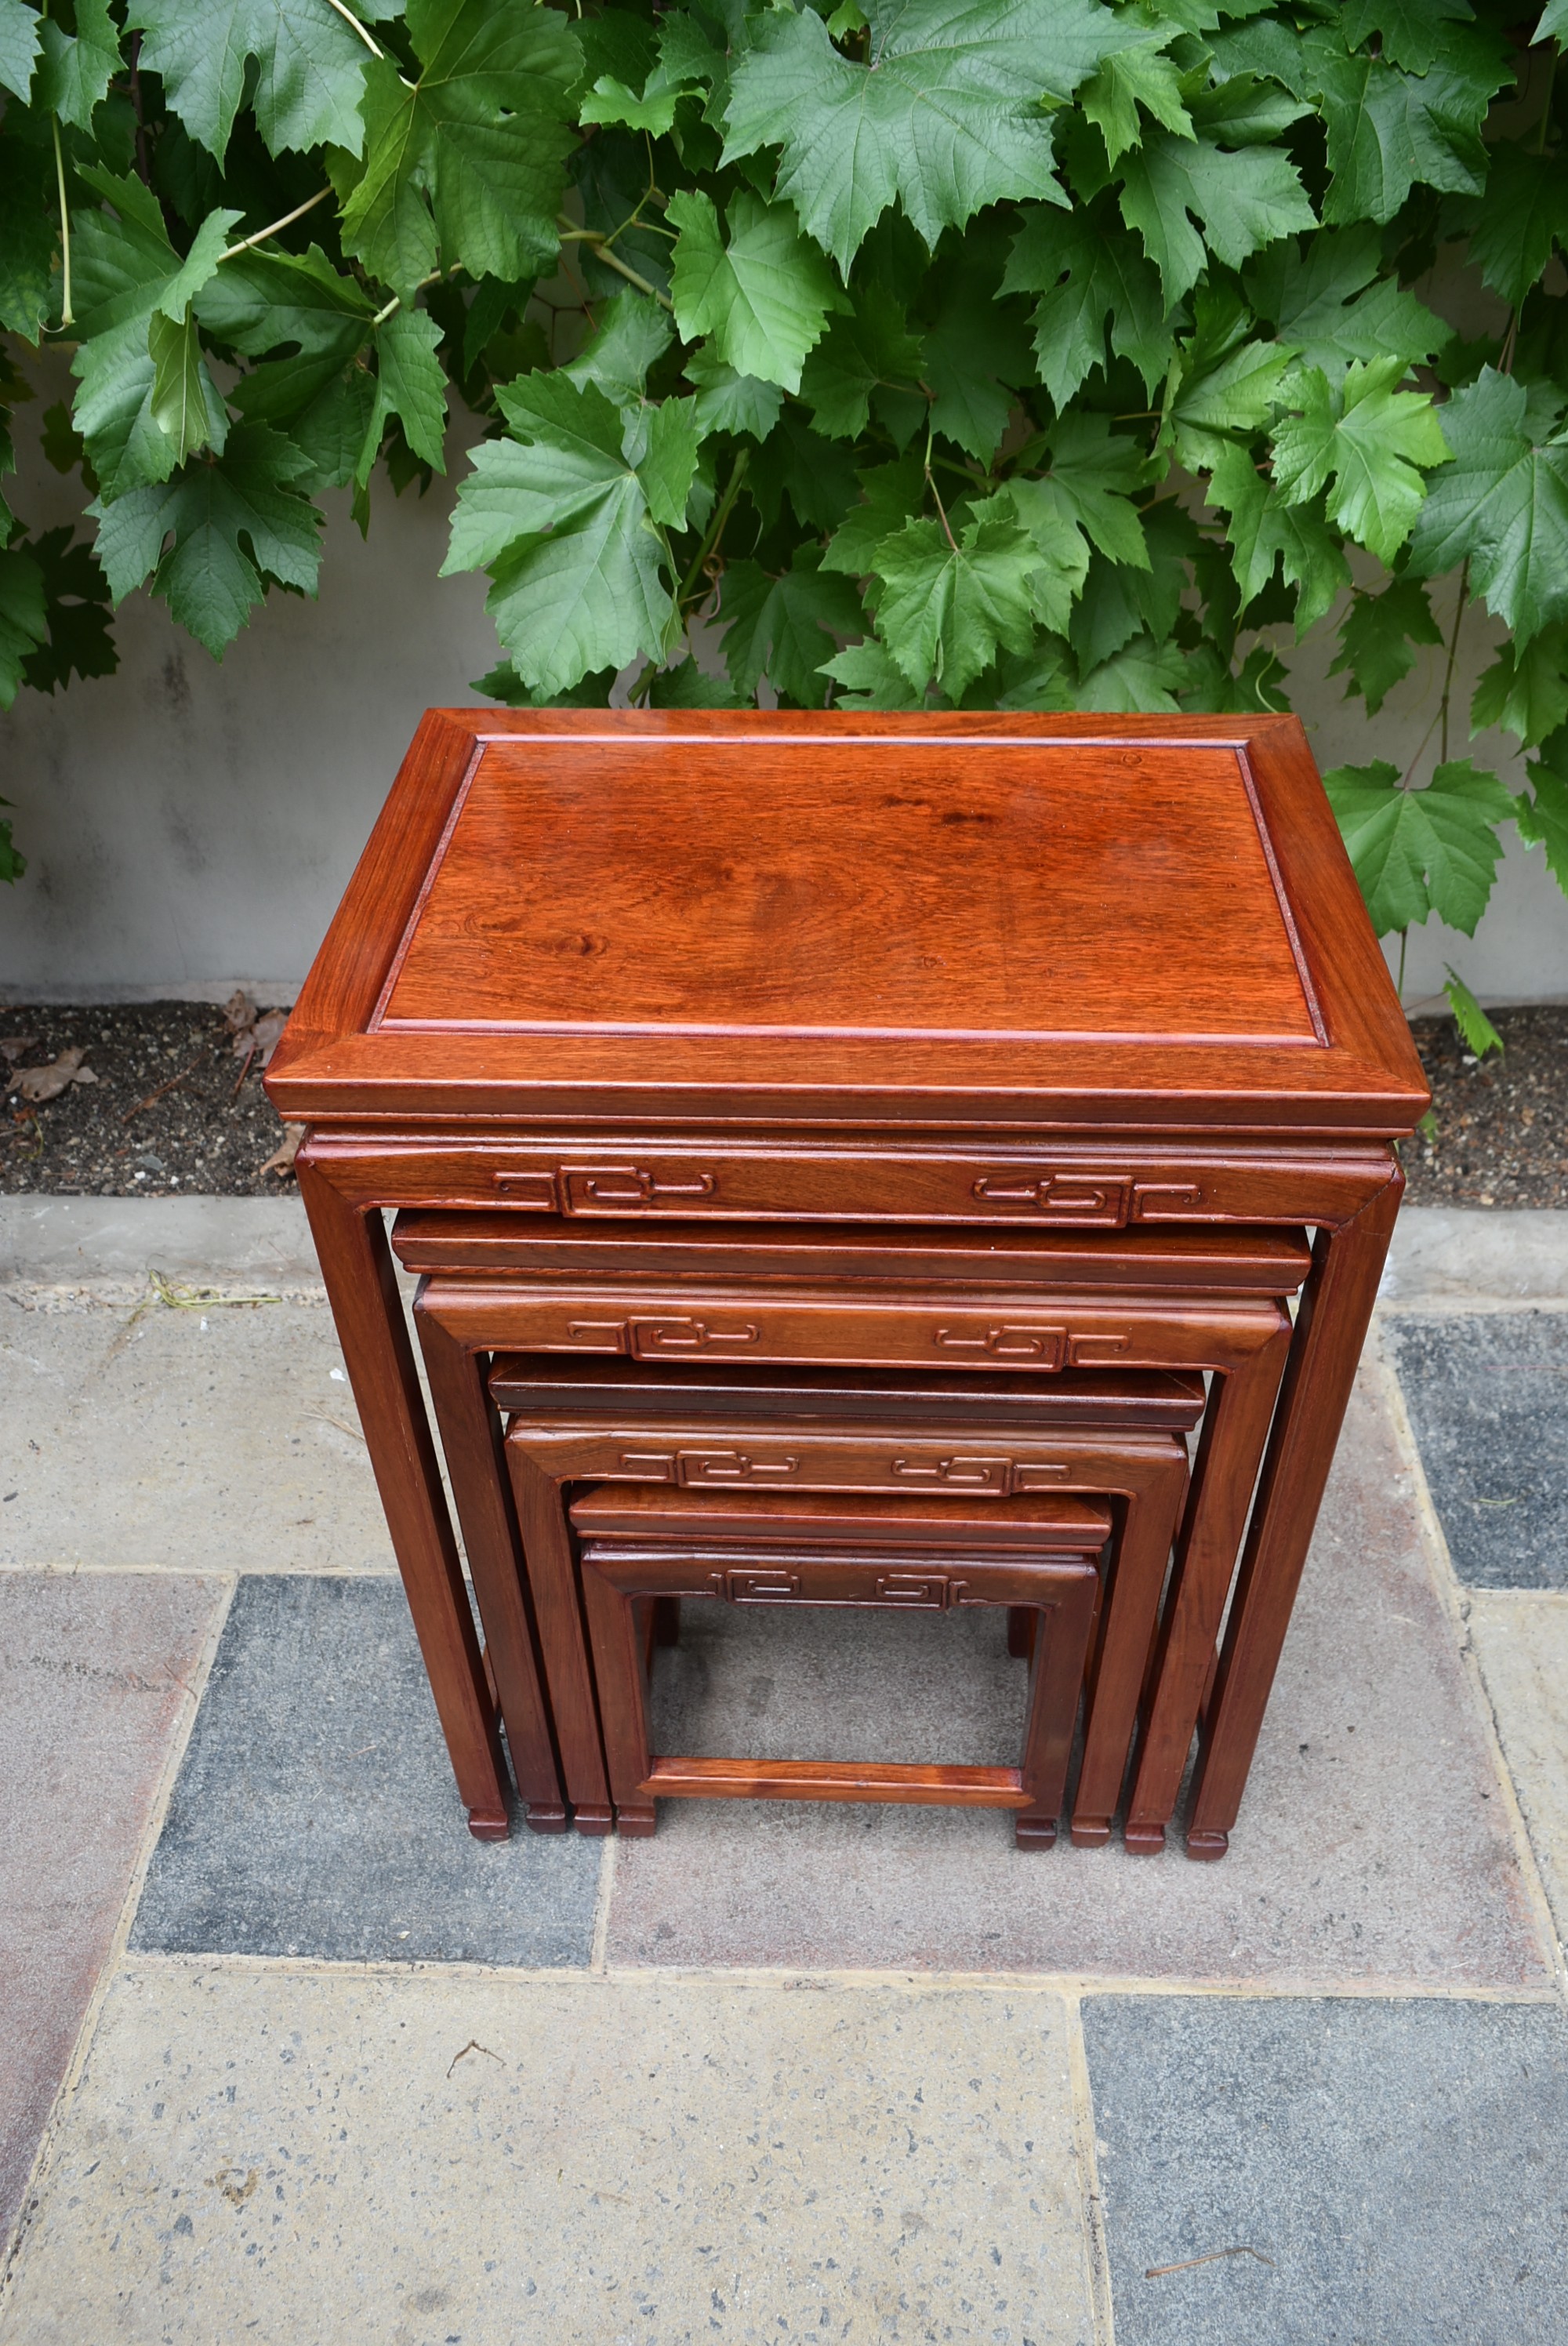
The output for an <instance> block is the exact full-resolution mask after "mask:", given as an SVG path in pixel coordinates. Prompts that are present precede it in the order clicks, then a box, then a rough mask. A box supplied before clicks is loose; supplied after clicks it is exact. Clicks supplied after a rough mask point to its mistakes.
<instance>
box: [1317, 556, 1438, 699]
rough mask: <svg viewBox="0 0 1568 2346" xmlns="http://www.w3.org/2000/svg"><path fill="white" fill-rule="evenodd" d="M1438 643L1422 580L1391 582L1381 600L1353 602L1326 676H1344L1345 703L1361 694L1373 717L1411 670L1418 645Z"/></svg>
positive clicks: (1365, 596)
mask: <svg viewBox="0 0 1568 2346" xmlns="http://www.w3.org/2000/svg"><path fill="white" fill-rule="evenodd" d="M1441 641H1442V632H1441V628H1440V627H1439V626H1438V623H1437V621H1436V620H1435V619H1434V618H1433V617H1432V614H1431V604H1430V603H1429V602H1428V601H1427V594H1426V588H1425V587H1424V586H1422V585H1421V583H1420V579H1419V578H1395V579H1393V580H1392V581H1391V582H1390V584H1389V585H1388V586H1385V587H1384V589H1383V591H1382V593H1381V594H1380V595H1368V594H1357V595H1354V596H1352V597H1351V598H1350V604H1349V609H1348V610H1347V611H1346V613H1345V617H1344V618H1343V619H1342V620H1341V622H1340V625H1339V651H1338V653H1337V654H1336V655H1335V658H1334V660H1333V663H1332V665H1331V666H1330V668H1329V675H1330V676H1348V677H1349V683H1348V684H1347V685H1346V687H1345V698H1346V699H1347V700H1348V699H1349V697H1350V695H1351V694H1352V693H1353V692H1359V694H1360V695H1361V698H1362V699H1364V700H1365V702H1366V704H1367V714H1368V716H1369V717H1375V716H1376V715H1377V713H1378V711H1379V709H1380V708H1381V707H1382V705H1383V703H1384V701H1385V700H1386V699H1388V697H1389V695H1390V692H1391V691H1392V690H1393V688H1394V687H1395V685H1396V684H1398V683H1400V680H1401V679H1402V678H1405V677H1407V676H1409V674H1410V670H1411V668H1414V666H1415V664H1416V646H1417V645H1418V644H1441Z"/></svg>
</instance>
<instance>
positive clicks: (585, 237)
mask: <svg viewBox="0 0 1568 2346" xmlns="http://www.w3.org/2000/svg"><path fill="white" fill-rule="evenodd" d="M555 226H556V228H557V229H558V230H559V231H560V237H561V241H562V243H563V244H591V245H593V246H595V247H596V250H597V256H598V258H599V260H602V261H603V262H604V263H605V265H606V268H607V269H613V270H615V271H616V275H617V276H620V277H624V278H625V279H626V283H627V284H628V285H635V286H636V289H637V291H638V292H639V293H647V294H649V295H651V296H652V298H653V300H654V301H657V302H658V303H659V304H660V306H661V307H662V308H664V309H666V310H668V311H670V313H671V315H672V316H673V314H674V311H675V304H674V302H673V301H671V300H670V298H669V296H668V294H667V293H661V292H660V291H659V290H658V287H657V285H650V284H649V283H648V280H647V278H646V277H639V276H638V274H637V272H636V270H635V269H629V268H628V267H627V266H626V262H625V261H624V260H622V259H621V257H620V254H619V253H618V252H612V251H611V250H610V249H609V246H608V245H607V244H606V242H605V240H604V237H603V236H602V235H601V233H600V231H599V230H597V229H596V228H578V227H577V226H576V225H575V222H573V221H571V220H569V219H565V218H562V219H557V220H556V222H555Z"/></svg>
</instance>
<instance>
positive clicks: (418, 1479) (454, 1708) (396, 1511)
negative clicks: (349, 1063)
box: [299, 1161, 560, 1841]
mask: <svg viewBox="0 0 1568 2346" xmlns="http://www.w3.org/2000/svg"><path fill="white" fill-rule="evenodd" d="M299 1174H300V1195H301V1196H302V1197H303V1199H304V1200H305V1210H306V1212H307V1213H308V1214H309V1216H310V1218H311V1236H312V1237H313V1238H314V1239H315V1241H316V1251H317V1253H318V1255H319V1256H320V1257H321V1276H322V1278H323V1279H324V1280H325V1281H326V1287H327V1295H328V1300H329V1301H330V1302H331V1307H332V1316H333V1319H334V1320H335V1321H336V1322H337V1330H338V1338H339V1341H340V1342H341V1345H342V1348H343V1359H344V1362H345V1363H346V1364H347V1368H348V1373H349V1382H350V1384H351V1386H352V1388H353V1395H354V1400H355V1403H357V1405H358V1408H359V1413H360V1422H361V1425H362V1426H363V1428H364V1434H365V1444H366V1447H367V1449H368V1450H369V1452H370V1456H371V1464H372V1468H373V1469H374V1472H375V1477H376V1485H377V1488H378V1489H379V1490H380V1492H381V1498H382V1506H383V1507H384V1508H385V1509H386V1516H387V1524H388V1526H389V1528H390V1530H391V1532H392V1545H393V1548H394V1549H395V1551H396V1554H397V1559H398V1564H399V1566H400V1567H401V1569H402V1577H403V1586H404V1587H405V1588H406V1589H407V1591H408V1600H409V1609H410V1611H411V1612H412V1615H413V1621H414V1628H415V1630H416V1632H417V1634H418V1637H419V1642H420V1650H421V1652H422V1653H423V1657H424V1666H425V1668H426V1670H427V1671H428V1673H429V1676H430V1685H431V1691H432V1693H433V1695H434V1697H435V1707H436V1710H437V1713H438V1714H439V1716H440V1719H441V1724H442V1731H443V1734H444V1735H445V1737H446V1748H447V1750H448V1751H449V1752H450V1754H451V1756H452V1765H453V1773H454V1774H455V1776H456V1778H457V1787H458V1790H459V1792H460V1794H461V1795H462V1798H463V1804H464V1806H465V1807H466V1808H467V1811H468V1829H469V1831H470V1832H472V1833H473V1835H474V1836H475V1838H476V1839H478V1840H480V1841H499V1840H504V1839H505V1837H506V1832H507V1829H508V1828H507V1816H506V1810H507V1798H506V1786H507V1779H506V1763H505V1760H504V1759H503V1757H502V1753H501V1740H500V1737H499V1735H498V1734H497V1732H496V1720H495V1706H494V1701H493V1700H492V1698H491V1694H490V1688H489V1686H488V1684H487V1682H486V1679H485V1675H484V1661H483V1658H482V1657H481V1654H480V1651H479V1641H478V1638H477V1637H475V1636H474V1632H473V1615H472V1613H471V1612H470V1611H469V1608H468V1597H467V1594H466V1592H465V1590H464V1588H463V1570H462V1566H460V1565H459V1563H458V1560H457V1550H456V1547H455V1545H453V1537H452V1526H451V1525H450V1524H449V1522H448V1520H447V1515H446V1509H445V1506H444V1505H443V1504H442V1503H441V1501H440V1490H441V1484H440V1476H439V1474H438V1472H437V1468H436V1464H435V1453H434V1450H433V1447H432V1443H431V1438H430V1427H429V1424H428V1423H427V1421H426V1418H425V1414H424V1407H423V1402H422V1401H421V1398H420V1392H419V1381H418V1378H417V1376H416V1374H415V1372H414V1365H413V1353H412V1348H411V1346H410V1344H409V1341H408V1332H407V1330H406V1328H405V1326H404V1324H403V1317H402V1305H401V1303H400V1301H399V1300H398V1293H397V1286H396V1281H395V1279H394V1276H393V1271H392V1256H391V1253H390V1252H389V1250H388V1248H387V1243H386V1239H385V1236H384V1234H383V1232H382V1227H381V1223H380V1221H379V1219H372V1218H370V1217H367V1216H365V1215H363V1214H360V1213H356V1212H355V1211H354V1209H352V1207H351V1206H349V1205H346V1204H345V1203H344V1201H343V1199H341V1196H340V1195H339V1193H338V1191H337V1190H336V1189H334V1188H332V1187H331V1184H330V1183H329V1182H326V1181H322V1180H320V1179H318V1178H316V1177H315V1175H314V1174H313V1173H312V1171H311V1166H310V1164H309V1162H308V1161H307V1162H306V1163H304V1164H302V1165H300V1168H299ZM433 1494H434V1504H433ZM559 1798H560V1795H559V1790H557V1792H556V1799H557V1801H558V1800H559Z"/></svg>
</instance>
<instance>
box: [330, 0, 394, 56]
mask: <svg viewBox="0 0 1568 2346" xmlns="http://www.w3.org/2000/svg"><path fill="white" fill-rule="evenodd" d="M327 5H328V7H329V8H331V10H332V11H333V12H334V13H335V14H336V15H340V16H341V18H342V20H343V22H344V24H345V25H349V26H352V28H353V30H354V31H355V32H356V33H357V34H358V35H359V36H360V38H361V41H363V43H364V45H365V46H366V48H367V49H369V51H370V53H371V55H372V57H384V56H386V51H385V50H384V49H383V48H382V47H381V46H380V45H379V44H378V43H377V42H375V41H372V38H371V36H370V35H369V33H368V32H367V31H366V30H365V28H364V26H362V25H361V22H360V20H359V18H358V17H357V16H356V15H355V14H354V12H353V10H352V9H351V8H346V7H345V6H344V5H343V0H327Z"/></svg>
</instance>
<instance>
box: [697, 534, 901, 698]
mask: <svg viewBox="0 0 1568 2346" xmlns="http://www.w3.org/2000/svg"><path fill="white" fill-rule="evenodd" d="M718 617H719V618H720V619H721V620H728V626H727V627H726V628H725V634H724V664H725V667H726V668H728V671H729V680H730V682H731V683H732V684H733V686H734V687H735V689H736V691H737V692H738V694H739V695H740V696H741V698H742V699H744V700H745V701H746V702H747V703H750V702H752V701H754V700H755V699H756V697H757V686H758V682H759V678H762V677H763V676H766V677H767V678H768V680H769V683H770V684H771V685H772V686H773V688H774V689H775V691H777V692H779V693H782V694H784V695H786V696H787V698H788V699H790V700H793V701H797V702H798V703H799V706H800V707H801V708H802V709H820V708H821V706H822V703H823V701H824V699H826V698H827V687H826V685H825V684H824V683H823V681H822V670H823V659H824V655H825V654H827V653H829V652H830V651H831V649H832V638H833V637H835V636H852V635H854V634H856V633H857V632H858V631H859V630H860V628H861V627H864V626H865V624H866V616H865V613H864V612H863V611H862V610H861V608H860V597H859V596H858V595H857V594H856V592H855V590H854V588H853V586H850V582H849V580H848V579H847V578H842V577H836V576H834V575H833V573H832V572H831V571H827V570H822V569H820V568H819V566H818V559H817V551H816V548H815V547H814V546H813V547H806V546H802V547H800V548H799V549H798V551H797V554H796V557H795V561H794V563H793V565H792V566H791V567H790V568H789V569H788V570H787V571H785V572H784V574H783V576H782V577H778V578H774V577H769V574H768V573H767V571H765V570H764V569H762V568H761V566H759V564H758V563H755V562H732V563H730V564H729V565H728V566H727V568H726V570H725V573H724V580H723V585H722V587H721V589H720V595H719V611H718Z"/></svg>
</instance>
